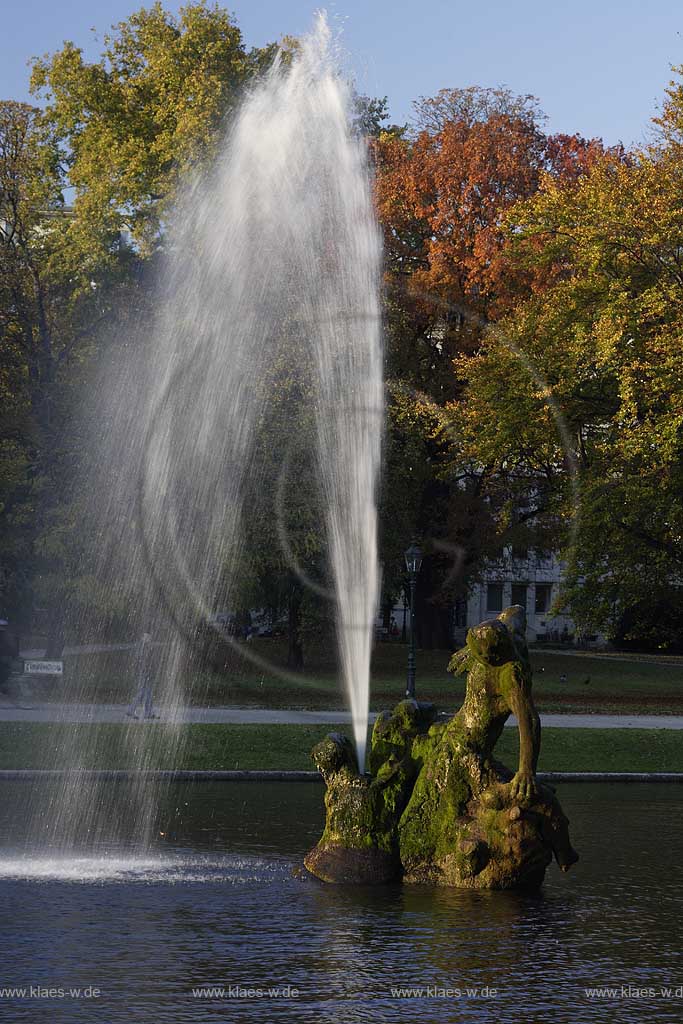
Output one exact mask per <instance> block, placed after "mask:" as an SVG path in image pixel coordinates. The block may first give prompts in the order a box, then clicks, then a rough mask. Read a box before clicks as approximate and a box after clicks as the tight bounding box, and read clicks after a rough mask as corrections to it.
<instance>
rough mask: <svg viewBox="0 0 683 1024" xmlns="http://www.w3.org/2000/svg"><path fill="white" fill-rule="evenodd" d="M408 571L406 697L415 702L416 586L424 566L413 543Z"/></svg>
mask: <svg viewBox="0 0 683 1024" xmlns="http://www.w3.org/2000/svg"><path fill="white" fill-rule="evenodd" d="M405 559H406V569H407V570H408V584H409V587H410V646H409V647H408V682H407V685H406V697H408V698H409V699H410V700H415V640H416V636H415V585H416V583H417V574H418V573H419V571H420V566H421V565H422V552H421V551H420V549H419V547H418V546H417V544H416V542H415V541H413V542H412V543H411V545H410V547H409V548H408V549H407V551H406V552H405Z"/></svg>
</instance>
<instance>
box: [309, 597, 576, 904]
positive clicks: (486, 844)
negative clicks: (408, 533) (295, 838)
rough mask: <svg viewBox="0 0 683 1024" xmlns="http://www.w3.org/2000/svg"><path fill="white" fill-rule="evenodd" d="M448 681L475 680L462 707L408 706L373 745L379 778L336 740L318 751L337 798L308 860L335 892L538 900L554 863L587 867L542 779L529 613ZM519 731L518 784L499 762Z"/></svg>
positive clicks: (382, 721)
mask: <svg viewBox="0 0 683 1024" xmlns="http://www.w3.org/2000/svg"><path fill="white" fill-rule="evenodd" d="M448 669H449V671H450V672H452V673H453V674H454V675H459V674H461V673H467V688H466V693H465V700H464V702H463V704H462V707H461V708H460V710H459V711H458V712H457V714H455V715H454V717H453V718H451V719H450V720H448V721H443V722H438V721H437V714H436V709H435V707H434V706H433V705H427V704H419V703H417V702H416V701H411V700H405V701H402V702H401V703H400V704H399V705H398V706H397V707H396V708H395V709H394V711H393V712H392V713H389V712H387V711H385V712H383V713H382V714H381V715H380V716H379V717H378V718H377V720H376V722H375V726H374V729H373V733H372V742H371V751H370V757H369V762H370V772H369V774H361V773H360V772H359V770H358V763H357V760H356V755H355V751H354V748H353V747H352V745H351V743H350V742H349V740H348V739H347V738H346V737H345V736H342V735H340V734H337V733H332V734H330V735H329V736H327V737H326V738H325V739H324V740H322V742H320V743H319V744H317V746H316V747H315V748H314V749H313V751H312V757H313V759H314V761H315V763H316V764H317V766H318V768H319V770H320V772H321V774H322V776H323V779H324V781H325V783H326V786H327V791H326V794H325V806H326V812H327V817H326V824H325V831H324V832H323V835H322V837H321V839H320V842H319V843H318V844H317V846H315V847H314V849H312V850H311V851H310V852H309V853H308V854H307V856H306V858H305V861H304V863H305V865H306V867H307V868H308V870H309V871H310V872H311V873H312V874H313V875H316V876H317V877H318V878H320V879H322V880H323V881H325V882H337V883H358V884H377V883H382V882H392V881H398V880H400V879H403V881H404V882H431V883H436V884H439V885H452V886H460V887H465V888H471V889H521V888H525V889H528V888H536V887H537V886H539V885H540V884H541V882H542V881H543V878H544V875H545V871H546V868H547V867H548V865H549V864H550V862H551V860H552V858H553V856H554V857H555V859H556V861H557V863H558V864H559V866H560V868H561V869H562V870H563V871H567V870H568V869H569V868H570V867H571V865H572V864H573V863H575V861H576V860H578V855H577V853H576V852H575V850H574V849H573V848H572V846H571V843H570V841H569V832H568V821H567V819H566V817H565V816H564V814H563V813H562V809H561V808H560V805H559V803H558V802H557V800H556V798H555V795H554V790H553V789H552V788H551V787H550V786H547V785H543V784H541V783H540V782H539V781H538V780H537V779H536V763H537V761H538V753H539V748H540V735H541V730H540V722H539V717H538V714H537V712H536V709H535V707H534V703H533V698H532V695H531V679H532V671H531V665H530V662H529V653H528V649H527V645H526V641H525V615H524V610H523V608H521V607H520V606H519V605H516V606H514V607H512V608H508V609H507V610H506V611H504V612H502V614H501V615H499V616H498V618H497V619H491V620H488V621H486V622H482V623H481V624H480V625H479V626H475V627H473V628H472V629H470V630H469V632H468V634H467V643H466V646H465V647H463V648H462V650H460V651H458V652H457V653H456V654H454V655H453V657H452V658H451V661H450V663H449V666H448ZM510 714H514V715H515V717H516V718H517V721H518V723H519V766H518V770H517V772H516V773H513V772H511V771H509V769H508V768H506V767H505V765H503V764H501V763H500V762H499V761H497V760H495V758H494V757H493V751H494V747H495V745H496V742H497V740H498V738H499V737H500V734H501V732H502V731H503V726H504V725H505V722H506V720H507V719H508V718H509V716H510Z"/></svg>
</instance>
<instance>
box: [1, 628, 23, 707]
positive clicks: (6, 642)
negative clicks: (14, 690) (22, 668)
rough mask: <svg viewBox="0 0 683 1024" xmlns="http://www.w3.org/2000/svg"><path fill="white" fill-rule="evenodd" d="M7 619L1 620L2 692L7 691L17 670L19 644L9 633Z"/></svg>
mask: <svg viewBox="0 0 683 1024" xmlns="http://www.w3.org/2000/svg"><path fill="white" fill-rule="evenodd" d="M8 627H9V623H8V622H7V619H0V690H2V691H5V689H6V687H7V684H8V682H9V678H10V676H11V675H12V672H13V671H14V670H15V669H16V668H17V659H18V657H19V644H18V643H17V638H16V637H15V636H13V634H12V633H10V631H9V628H8Z"/></svg>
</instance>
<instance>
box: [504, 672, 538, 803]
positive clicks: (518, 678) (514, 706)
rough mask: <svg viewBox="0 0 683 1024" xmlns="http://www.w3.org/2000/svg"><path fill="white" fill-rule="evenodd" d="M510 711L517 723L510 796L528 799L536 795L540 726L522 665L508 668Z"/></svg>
mask: <svg viewBox="0 0 683 1024" xmlns="http://www.w3.org/2000/svg"><path fill="white" fill-rule="evenodd" d="M508 700H509V703H510V709H511V711H512V713H513V714H514V715H515V717H516V719H517V722H518V724H519V768H518V770H517V774H516V775H515V777H514V779H513V780H512V782H511V784H510V786H511V792H512V795H513V796H518V797H520V798H522V799H530V798H531V797H532V796H534V794H535V793H536V782H535V779H534V776H535V774H536V765H537V763H538V754H539V750H540V745H541V723H540V719H539V717H538V712H537V711H536V708H535V707H534V701H533V698H532V696H531V679H530V678H528V677H527V676H526V673H525V672H524V671H523V669H522V666H520V665H518V664H516V663H515V664H514V665H513V666H512V678H511V680H510V688H509V692H508Z"/></svg>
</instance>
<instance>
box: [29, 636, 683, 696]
mask: <svg viewBox="0 0 683 1024" xmlns="http://www.w3.org/2000/svg"><path fill="white" fill-rule="evenodd" d="M249 650H250V651H253V652H254V653H257V654H259V655H260V656H261V657H263V658H265V659H267V661H268V662H269V664H270V665H271V666H272V668H269V669H267V670H263V669H261V668H257V667H256V666H254V665H253V664H252V663H250V662H249V661H246V660H244V658H242V657H241V656H240V654H239V652H235V653H234V654H233V655H232V656H231V662H230V664H228V665H227V667H226V671H225V672H224V673H223V674H222V675H220V676H219V675H214V674H211V673H207V674H206V675H205V676H203V677H202V678H198V679H195V680H194V681H193V685H192V686H191V687H190V688H189V690H190V699H191V700H193V701H194V702H195V703H199V704H214V705H220V704H233V705H242V706H260V707H272V708H282V707H293V708H320V709H324V708H326V709H338V708H344V707H346V700H345V698H344V695H343V693H342V691H341V687H340V683H339V679H338V672H337V669H336V661H335V651H334V645H333V644H328V645H318V646H312V647H310V648H309V650H308V652H307V664H306V669H305V672H304V673H301V674H300V675H299V676H298V677H297V679H296V680H292V679H291V678H287V679H285V678H283V677H282V676H281V675H280V674H279V671H280V670H281V669H282V668H283V667H284V664H285V657H286V651H285V646H284V643H283V642H282V641H278V640H258V641H255V642H254V643H253V645H251V644H250V645H249ZM531 657H532V663H533V667H534V693H535V698H536V704H537V706H538V708H539V710H540V711H546V712H551V711H575V712H591V711H593V712H613V713H619V712H623V713H630V714H637V713H640V714H648V713H649V714H667V713H669V714H672V713H678V714H681V713H683V659H680V660H678V661H677V660H675V659H671V658H658V657H656V656H638V655H634V656H633V657H632V658H622V657H613V658H612V657H597V656H596V655H595V654H590V653H580V654H579V653H577V654H568V653H565V652H558V653H552V652H550V651H547V650H542V649H539V650H533V651H532V655H531ZM449 658H450V652H449V651H418V655H417V689H418V696H419V697H420V698H421V699H423V700H432V701H434V702H435V703H437V704H438V705H440V706H441V707H444V708H455V707H457V706H458V705H459V704H460V702H461V700H462V697H463V693H464V681H463V679H462V677H460V678H458V679H454V678H453V677H452V676H449V675H448V673H447V672H446V665H447V664H448V660H449ZM406 661H407V647H406V645H405V644H400V643H380V644H377V645H376V647H375V651H374V654H373V664H372V679H371V706H372V708H373V709H375V710H380V709H382V708H386V707H392V706H393V705H394V704H395V703H397V701H399V700H401V698H402V697H403V692H404V687H405V670H406ZM563 677H564V678H563ZM45 685H46V690H45V692H46V693H49V694H50V696H52V697H53V698H54V699H57V700H63V699H67V700H93V701H102V702H112V703H124V702H127V701H128V699H129V697H130V691H131V683H130V668H129V655H128V653H127V652H118V651H117V652H111V653H108V654H105V655H103V654H98V655H74V656H72V657H70V658H67V660H66V667H65V681H64V683H63V684H61V685H60V686H58V687H57V688H55V684H45Z"/></svg>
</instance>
